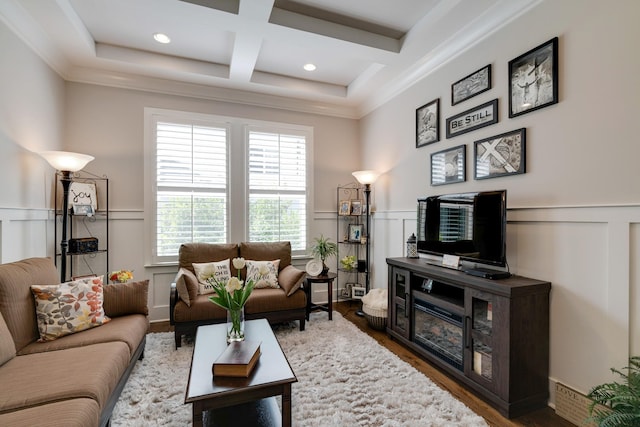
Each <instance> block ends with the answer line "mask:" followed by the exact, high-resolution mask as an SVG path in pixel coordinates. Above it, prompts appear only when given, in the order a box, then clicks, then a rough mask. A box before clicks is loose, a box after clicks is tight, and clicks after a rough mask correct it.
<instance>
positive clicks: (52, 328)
mask: <svg viewBox="0 0 640 427" xmlns="http://www.w3.org/2000/svg"><path fill="white" fill-rule="evenodd" d="M31 291H32V292H33V296H34V298H35V304H36V316H37V319H38V330H39V332H40V339H39V341H41V342H42V341H51V340H54V339H56V338H59V337H61V336H64V335H69V334H73V333H76V332H80V331H84V330H85V329H89V328H95V327H96V326H100V325H102V324H103V323H107V322H108V321H109V318H108V317H107V316H105V314H104V308H103V301H104V299H103V285H102V276H100V277H90V278H87V279H81V280H74V281H71V282H65V283H61V284H59V285H31Z"/></svg>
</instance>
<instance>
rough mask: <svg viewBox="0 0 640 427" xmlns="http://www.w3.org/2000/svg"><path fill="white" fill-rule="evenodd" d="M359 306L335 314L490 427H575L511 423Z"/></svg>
mask: <svg viewBox="0 0 640 427" xmlns="http://www.w3.org/2000/svg"><path fill="white" fill-rule="evenodd" d="M359 307H360V306H359V304H357V303H355V302H339V303H337V304H333V308H334V310H335V311H337V312H339V313H340V314H342V316H343V317H344V318H345V319H347V320H349V321H351V322H352V323H354V324H355V325H356V326H358V328H360V329H361V330H362V331H363V332H365V333H367V334H368V335H370V336H371V337H373V338H374V339H375V340H376V341H378V343H380V345H382V346H384V347H386V348H387V349H389V350H390V351H392V352H393V353H395V354H396V355H397V356H398V357H400V358H401V359H402V360H404V361H405V362H407V363H409V364H410V365H411V366H413V367H414V368H416V369H417V370H418V371H420V372H422V373H423V374H424V375H426V376H427V377H429V379H431V380H432V381H433V382H434V383H436V384H438V385H439V386H440V387H442V388H443V389H445V390H447V391H449V393H451V394H452V395H453V396H455V397H456V398H457V399H459V400H460V401H462V402H464V404H465V405H467V406H468V407H469V408H471V410H473V411H474V412H475V413H476V414H478V415H480V416H482V417H483V418H484V419H485V420H486V421H487V424H489V425H490V426H496V427H522V426H526V427H575V426H574V425H573V424H572V423H570V422H569V421H566V420H565V419H564V418H561V417H559V416H558V415H556V414H555V412H554V411H553V409H551V408H549V407H547V408H544V409H541V410H538V411H535V412H532V413H530V414H527V415H523V416H521V417H518V418H515V419H511V420H509V419H507V418H505V417H503V416H502V415H500V413H499V412H498V411H496V410H495V409H494V408H493V407H491V406H489V405H488V404H487V403H486V402H484V401H483V400H482V399H480V398H479V397H477V396H476V395H474V394H473V393H471V392H470V391H469V390H467V389H465V388H464V387H463V386H461V385H460V384H458V383H457V382H456V381H454V380H452V379H451V378H449V377H448V376H447V375H446V374H445V373H444V372H442V371H441V370H439V369H438V368H436V367H434V366H432V365H430V364H429V363H427V362H425V361H424V360H423V359H422V358H420V356H418V355H417V354H415V353H413V352H412V351H411V350H409V349H407V348H406V347H404V346H403V345H401V344H399V343H398V342H396V341H394V340H393V339H391V338H390V337H389V336H388V335H387V334H386V333H385V332H384V331H376V330H375V329H372V328H370V327H369V325H368V324H367V321H366V319H365V318H364V317H360V316H358V315H357V314H356V311H357V310H358V308H359ZM169 330H171V327H170V326H169V324H168V322H160V323H154V324H152V325H151V330H150V331H151V332H167V331H169Z"/></svg>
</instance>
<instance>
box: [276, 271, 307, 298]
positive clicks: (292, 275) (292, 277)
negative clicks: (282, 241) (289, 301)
mask: <svg viewBox="0 0 640 427" xmlns="http://www.w3.org/2000/svg"><path fill="white" fill-rule="evenodd" d="M306 276H307V273H305V272H304V271H302V270H300V269H298V268H296V267H294V266H293V265H287V266H286V267H285V268H283V269H282V270H281V271H280V275H278V284H279V285H280V287H281V288H282V289H283V290H284V291H285V293H286V294H287V296H288V297H290V296H291V295H293V294H294V292H295V291H297V290H298V289H300V286H301V285H302V282H303V281H304V279H305V277H306Z"/></svg>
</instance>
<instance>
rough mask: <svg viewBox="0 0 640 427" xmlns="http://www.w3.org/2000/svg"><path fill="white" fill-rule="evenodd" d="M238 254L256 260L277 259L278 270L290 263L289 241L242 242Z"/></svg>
mask: <svg viewBox="0 0 640 427" xmlns="http://www.w3.org/2000/svg"><path fill="white" fill-rule="evenodd" d="M240 256H241V257H243V258H244V259H251V260H256V261H271V260H273V259H279V260H280V265H279V270H282V269H283V268H285V267H286V266H287V265H290V264H291V243H290V242H242V243H240Z"/></svg>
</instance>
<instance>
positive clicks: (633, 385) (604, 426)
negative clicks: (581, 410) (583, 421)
mask: <svg viewBox="0 0 640 427" xmlns="http://www.w3.org/2000/svg"><path fill="white" fill-rule="evenodd" d="M623 369H625V370H626V371H627V374H626V375H625V373H624V372H623V371H619V370H617V369H615V368H611V372H613V373H614V374H618V375H619V376H620V377H622V378H623V380H624V381H623V382H622V383H618V382H612V383H606V384H600V385H598V386H595V387H594V388H593V389H592V390H591V391H590V392H589V394H588V397H589V398H590V399H592V400H593V402H592V403H591V404H590V405H589V415H590V418H589V421H595V422H596V423H597V424H598V426H599V427H637V426H640V356H635V357H630V358H629V366H627V367H626V368H623Z"/></svg>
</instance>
